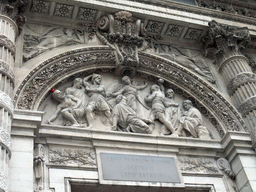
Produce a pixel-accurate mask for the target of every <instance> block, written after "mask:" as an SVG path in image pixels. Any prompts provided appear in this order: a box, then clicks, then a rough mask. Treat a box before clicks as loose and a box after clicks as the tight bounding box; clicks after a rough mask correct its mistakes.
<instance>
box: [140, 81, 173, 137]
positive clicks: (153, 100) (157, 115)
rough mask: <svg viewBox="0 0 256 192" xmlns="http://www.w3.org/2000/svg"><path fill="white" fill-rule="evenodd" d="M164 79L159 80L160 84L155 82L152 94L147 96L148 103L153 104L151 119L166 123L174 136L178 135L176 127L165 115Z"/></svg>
mask: <svg viewBox="0 0 256 192" xmlns="http://www.w3.org/2000/svg"><path fill="white" fill-rule="evenodd" d="M163 82H164V81H163V79H159V80H158V85H156V84H154V85H152V86H151V88H150V90H151V94H149V95H148V96H146V97H145V101H146V103H148V104H150V105H151V112H150V115H149V119H150V120H151V121H155V120H157V119H158V120H159V121H160V122H161V123H163V124H164V125H165V127H166V128H167V129H168V130H169V131H170V132H171V133H172V136H178V135H177V134H176V133H175V129H174V127H173V125H172V124H171V122H170V121H168V120H167V118H166V117H165V105H164V99H165V94H164V86H163Z"/></svg>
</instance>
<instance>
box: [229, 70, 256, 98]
mask: <svg viewBox="0 0 256 192" xmlns="http://www.w3.org/2000/svg"><path fill="white" fill-rule="evenodd" d="M249 82H256V74H254V73H241V74H238V75H237V76H236V77H234V78H233V79H232V80H231V81H230V82H229V83H228V86H227V87H228V93H229V95H232V94H233V93H234V92H235V90H236V89H237V88H238V87H240V86H242V85H244V84H246V83H249Z"/></svg>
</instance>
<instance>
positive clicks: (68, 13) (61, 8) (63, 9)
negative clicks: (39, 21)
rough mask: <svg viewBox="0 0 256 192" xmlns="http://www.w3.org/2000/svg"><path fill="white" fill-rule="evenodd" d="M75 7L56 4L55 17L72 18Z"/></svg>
mask: <svg viewBox="0 0 256 192" xmlns="http://www.w3.org/2000/svg"><path fill="white" fill-rule="evenodd" d="M73 9H74V6H73V5H66V4H59V3H57V4H56V7H55V11H54V15H55V16H61V17H69V18H71V17H72V13H73Z"/></svg>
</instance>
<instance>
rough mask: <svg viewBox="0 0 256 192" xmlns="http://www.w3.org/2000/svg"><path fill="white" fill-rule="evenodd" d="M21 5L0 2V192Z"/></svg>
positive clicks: (5, 182)
mask: <svg viewBox="0 0 256 192" xmlns="http://www.w3.org/2000/svg"><path fill="white" fill-rule="evenodd" d="M24 6H25V2H23V1H19V0H16V1H11V0H1V2H0V146H1V147H0V191H8V188H9V176H8V166H9V160H10V158H11V137H10V134H11V123H12V118H13V102H12V97H13V89H14V71H13V68H14V60H15V39H16V37H17V35H18V33H19V25H20V24H22V23H23V21H25V18H24V17H23V16H22V13H21V10H22V8H23V7H24ZM17 24H18V25H17Z"/></svg>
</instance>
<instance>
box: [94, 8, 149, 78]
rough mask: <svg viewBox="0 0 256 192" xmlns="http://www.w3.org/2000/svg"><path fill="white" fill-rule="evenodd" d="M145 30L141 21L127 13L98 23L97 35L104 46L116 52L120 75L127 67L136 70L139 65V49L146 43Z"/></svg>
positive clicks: (118, 14)
mask: <svg viewBox="0 0 256 192" xmlns="http://www.w3.org/2000/svg"><path fill="white" fill-rule="evenodd" d="M144 30H145V29H144V27H143V24H142V23H141V20H139V19H136V18H134V17H133V16H132V14H131V13H130V12H127V11H119V12H117V13H115V14H114V15H110V14H109V15H107V16H104V17H102V18H100V19H99V20H98V21H97V24H96V35H97V36H98V38H99V39H100V40H101V41H102V42H103V43H104V44H106V45H108V46H110V47H111V48H112V49H113V50H115V57H116V66H117V69H116V71H117V72H118V73H122V72H123V71H122V70H123V69H124V70H126V68H127V67H129V69H133V70H134V71H135V70H136V68H137V66H138V64H139V57H138V49H139V48H141V47H142V45H143V42H144V39H143V37H142V36H143V35H142V34H143V33H144ZM134 71H133V72H132V73H134Z"/></svg>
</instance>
